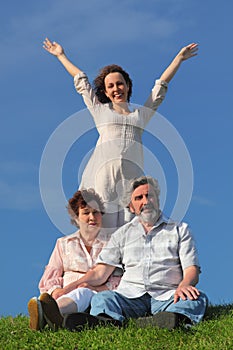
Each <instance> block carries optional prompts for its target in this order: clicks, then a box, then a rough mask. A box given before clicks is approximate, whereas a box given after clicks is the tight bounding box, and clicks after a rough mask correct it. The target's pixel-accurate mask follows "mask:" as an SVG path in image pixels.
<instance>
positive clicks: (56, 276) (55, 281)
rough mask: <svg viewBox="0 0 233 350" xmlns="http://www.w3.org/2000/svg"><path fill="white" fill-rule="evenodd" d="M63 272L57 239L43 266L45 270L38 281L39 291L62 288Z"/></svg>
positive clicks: (49, 291) (60, 250) (51, 290)
mask: <svg viewBox="0 0 233 350" xmlns="http://www.w3.org/2000/svg"><path fill="white" fill-rule="evenodd" d="M63 274H64V267H63V259H62V249H61V246H60V242H59V239H58V240H57V242H56V245H55V247H54V250H53V252H52V254H51V257H50V259H49V263H48V265H47V266H46V267H45V271H44V273H43V276H42V277H41V280H40V282H39V290H40V293H44V292H47V293H49V294H51V293H52V292H53V291H54V289H56V288H62V287H63Z"/></svg>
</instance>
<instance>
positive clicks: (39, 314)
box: [28, 297, 46, 331]
mask: <svg viewBox="0 0 233 350" xmlns="http://www.w3.org/2000/svg"><path fill="white" fill-rule="evenodd" d="M28 313H29V317H30V319H29V327H30V328H31V329H33V330H36V331H39V330H42V329H43V328H44V327H45V325H46V321H45V319H44V315H43V310H42V307H41V303H40V300H38V299H37V298H36V297H33V298H31V299H30V300H29V302H28Z"/></svg>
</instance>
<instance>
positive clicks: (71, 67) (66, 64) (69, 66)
mask: <svg viewBox="0 0 233 350" xmlns="http://www.w3.org/2000/svg"><path fill="white" fill-rule="evenodd" d="M57 59H58V60H59V61H60V62H61V64H62V65H63V66H64V68H65V69H66V70H67V72H68V73H69V74H70V75H71V76H72V77H75V75H77V74H79V73H81V72H82V71H81V69H79V68H78V67H77V66H75V65H74V64H73V63H72V62H71V61H70V60H69V59H68V58H67V57H66V55H65V53H63V54H61V55H59V56H57Z"/></svg>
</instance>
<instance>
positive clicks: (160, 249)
mask: <svg viewBox="0 0 233 350" xmlns="http://www.w3.org/2000/svg"><path fill="white" fill-rule="evenodd" d="M159 194H160V190H159V187H158V183H157V181H156V180H155V179H153V178H152V177H149V176H148V177H146V176H143V177H140V178H138V179H136V180H133V181H132V183H131V188H130V191H129V193H128V200H127V203H129V204H128V207H129V209H130V211H131V212H132V213H134V214H135V217H134V218H133V219H132V221H131V222H129V223H127V224H125V225H124V226H122V227H121V228H119V229H118V230H117V231H116V232H115V233H113V234H112V236H111V238H110V241H109V242H108V244H107V245H106V247H104V248H103V250H102V251H101V253H100V255H99V258H98V260H97V265H96V267H95V268H93V269H92V270H91V271H89V272H87V273H86V274H85V276H84V277H82V278H81V279H79V280H77V281H76V282H73V283H71V284H69V285H67V286H66V287H65V288H64V291H63V292H64V293H68V292H70V291H71V290H73V289H75V288H78V287H81V286H82V287H84V286H87V287H88V286H97V285H102V284H103V283H105V282H106V281H107V279H108V277H109V276H110V275H111V273H112V272H113V271H114V269H115V267H116V266H119V264H122V266H123V267H124V275H123V277H122V279H121V281H120V284H119V286H118V287H117V289H116V290H115V291H112V290H108V291H102V292H100V293H97V294H95V295H94V296H93V298H92V301H91V309H90V314H88V313H75V314H71V315H69V316H68V317H67V319H66V323H65V327H66V328H68V329H77V330H81V329H82V328H83V326H84V325H86V324H87V325H88V326H89V327H92V326H95V325H97V324H101V323H102V324H103V322H104V323H106V324H108V323H112V324H114V325H122V324H123V322H124V321H126V320H128V319H129V318H136V319H137V321H136V323H138V324H139V325H140V326H141V325H142V326H144V325H145V324H148V323H150V324H152V325H156V326H159V327H162V328H164V327H166V328H168V329H173V328H175V327H177V326H178V325H179V324H180V323H181V322H186V323H189V324H196V323H198V322H200V321H201V320H202V318H203V316H204V314H205V310H206V307H207V303H208V300H207V297H206V295H205V294H204V293H203V292H201V291H199V290H198V289H197V288H196V285H197V283H198V279H199V273H200V266H199V262H198V256H197V250H196V247H195V242H194V240H193V237H192V235H191V232H190V229H189V227H188V225H187V224H186V223H176V222H174V221H172V220H170V219H169V220H168V219H167V218H166V217H165V216H164V215H163V213H162V212H161V210H160V207H159ZM126 197H127V196H126ZM54 303H55V301H54ZM148 315H150V316H148ZM144 316H148V317H144Z"/></svg>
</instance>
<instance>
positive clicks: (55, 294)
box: [52, 288, 66, 300]
mask: <svg viewBox="0 0 233 350" xmlns="http://www.w3.org/2000/svg"><path fill="white" fill-rule="evenodd" d="M64 294H66V291H65V290H64V288H56V289H54V291H53V292H52V297H53V299H55V300H56V299H58V298H59V297H61V296H62V295H64Z"/></svg>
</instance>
